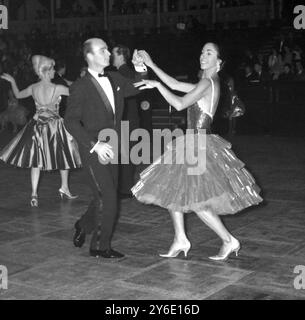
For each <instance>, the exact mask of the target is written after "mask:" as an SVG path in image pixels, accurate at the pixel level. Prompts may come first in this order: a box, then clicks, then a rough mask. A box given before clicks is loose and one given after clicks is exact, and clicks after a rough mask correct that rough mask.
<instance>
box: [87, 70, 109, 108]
mask: <svg viewBox="0 0 305 320" xmlns="http://www.w3.org/2000/svg"><path fill="white" fill-rule="evenodd" d="M88 72H89V73H90V74H91V75H92V76H93V77H94V78H95V79H96V81H97V82H98V83H99V85H100V86H101V87H102V88H103V90H104V92H105V94H106V96H107V98H108V100H109V102H110V104H111V107H112V110H113V113H114V114H115V105H114V95H113V90H112V86H111V83H110V81H109V79H108V78H107V77H99V76H98V75H99V72H96V71H93V70H91V69H89V68H88Z"/></svg>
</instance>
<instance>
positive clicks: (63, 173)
mask: <svg viewBox="0 0 305 320" xmlns="http://www.w3.org/2000/svg"><path fill="white" fill-rule="evenodd" d="M60 177H61V187H60V189H59V194H60V196H61V198H64V197H65V198H67V199H70V200H71V199H76V198H78V196H74V195H72V194H71V192H70V190H69V170H60Z"/></svg>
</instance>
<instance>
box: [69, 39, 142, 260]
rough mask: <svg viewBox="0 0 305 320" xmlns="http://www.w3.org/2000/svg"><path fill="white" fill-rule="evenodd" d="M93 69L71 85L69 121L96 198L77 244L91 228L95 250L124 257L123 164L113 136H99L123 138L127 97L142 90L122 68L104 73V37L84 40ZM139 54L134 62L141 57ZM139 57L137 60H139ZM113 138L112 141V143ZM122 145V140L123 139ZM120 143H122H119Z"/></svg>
mask: <svg viewBox="0 0 305 320" xmlns="http://www.w3.org/2000/svg"><path fill="white" fill-rule="evenodd" d="M83 54H84V58H85V60H86V61H87V64H88V72H87V73H86V75H85V76H84V77H82V78H81V79H79V80H77V81H76V82H75V83H74V84H73V85H72V86H71V89H70V96H69V98H68V103H67V109H66V115H65V125H66V128H67V130H68V131H69V132H70V133H71V135H72V136H73V137H74V138H75V139H76V140H77V142H78V145H79V151H80V155H81V159H82V164H83V169H84V171H85V174H86V177H87V180H88V184H89V186H90V187H91V190H92V194H93V200H92V201H91V202H90V204H89V206H88V209H87V211H86V212H85V214H84V215H83V216H82V217H81V218H80V219H79V220H78V221H77V222H76V223H75V234H74V238H73V240H74V245H75V246H76V247H81V246H82V245H83V244H84V242H85V237H86V234H90V233H93V234H92V239H91V244H90V255H91V256H95V257H104V258H121V257H123V256H124V255H123V254H121V253H120V252H117V251H115V250H113V249H112V248H111V238H112V234H113V231H114V226H115V222H116V218H117V211H118V208H117V184H118V164H117V163H114V162H113V161H111V160H113V159H115V158H116V157H117V154H116V153H117V152H118V151H117V150H115V148H113V146H111V145H110V142H109V140H103V141H98V137H99V133H100V132H101V130H104V131H105V130H108V132H109V131H111V132H112V133H113V132H114V133H116V135H117V137H118V140H119V141H120V125H121V119H122V116H123V109H124V99H125V98H126V97H128V96H132V95H136V94H137V93H139V92H140V91H138V89H136V88H134V86H133V82H135V81H139V80H140V79H141V76H143V75H139V74H138V75H137V77H136V79H135V80H134V81H132V80H130V79H127V78H124V77H123V76H122V75H121V74H119V73H118V72H109V73H108V74H105V73H104V69H105V68H106V67H107V66H109V64H110V62H109V60H110V55H111V54H110V52H109V51H108V47H107V44H106V43H105V42H104V41H103V40H102V39H97V38H93V39H89V40H87V41H85V43H84V45H83ZM136 57H137V56H136V53H135V54H134V59H133V62H134V61H135V60H136ZM135 63H136V62H134V64H135ZM107 142H109V143H107ZM118 146H119V148H120V143H119V144H118ZM119 148H118V149H119Z"/></svg>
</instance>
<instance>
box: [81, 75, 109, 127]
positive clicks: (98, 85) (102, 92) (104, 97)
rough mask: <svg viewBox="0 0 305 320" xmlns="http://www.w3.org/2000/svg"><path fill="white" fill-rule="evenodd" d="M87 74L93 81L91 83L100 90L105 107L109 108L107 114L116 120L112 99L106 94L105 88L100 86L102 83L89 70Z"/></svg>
mask: <svg viewBox="0 0 305 320" xmlns="http://www.w3.org/2000/svg"><path fill="white" fill-rule="evenodd" d="M87 75H88V77H89V80H90V81H91V83H92V84H93V85H94V86H95V88H96V90H97V91H98V93H99V95H100V97H101V99H102V101H103V102H104V105H105V108H106V110H107V114H108V116H109V119H110V120H111V121H112V122H114V120H115V115H114V113H113V109H112V106H111V104H110V101H109V100H108V98H107V95H106V93H105V91H104V90H103V88H102V87H101V86H100V84H99V83H98V82H97V81H96V79H95V78H94V77H93V76H92V75H91V74H90V73H89V72H88V73H87ZM113 93H114V92H113ZM114 96H115V94H114Z"/></svg>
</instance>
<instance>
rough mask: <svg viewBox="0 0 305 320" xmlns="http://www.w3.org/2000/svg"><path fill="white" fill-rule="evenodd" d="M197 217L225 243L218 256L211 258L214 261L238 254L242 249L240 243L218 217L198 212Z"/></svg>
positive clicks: (208, 212) (209, 212)
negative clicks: (233, 253) (234, 253)
mask: <svg viewBox="0 0 305 320" xmlns="http://www.w3.org/2000/svg"><path fill="white" fill-rule="evenodd" d="M196 214H197V216H198V217H199V218H200V219H201V220H202V221H203V222H204V223H205V224H206V225H207V226H208V227H210V228H211V229H212V230H213V231H214V232H215V233H216V234H217V235H218V236H219V237H220V238H221V240H222V241H223V245H222V247H221V249H220V251H219V253H218V255H217V256H214V257H210V258H211V259H212V260H225V259H227V258H228V256H229V255H230V253H232V252H233V251H235V252H236V254H237V253H238V250H239V249H240V243H239V241H238V240H237V239H236V238H234V237H233V236H232V234H231V233H230V232H229V231H228V230H227V228H226V227H225V226H224V224H223V223H222V221H221V219H220V218H219V216H218V215H216V214H214V213H212V212H211V211H200V212H196Z"/></svg>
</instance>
